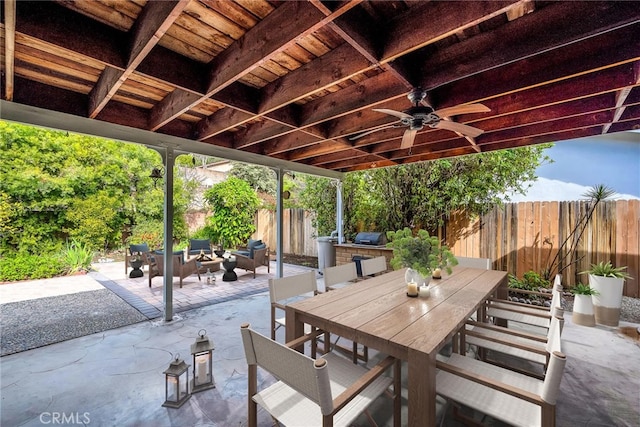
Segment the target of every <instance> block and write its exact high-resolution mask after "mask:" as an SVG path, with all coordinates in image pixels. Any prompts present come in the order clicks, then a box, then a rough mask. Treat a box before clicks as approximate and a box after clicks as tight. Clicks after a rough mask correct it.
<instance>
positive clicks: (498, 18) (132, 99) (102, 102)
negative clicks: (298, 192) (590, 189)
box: [0, 0, 640, 173]
mask: <svg viewBox="0 0 640 427" xmlns="http://www.w3.org/2000/svg"><path fill="white" fill-rule="evenodd" d="M2 3H3V4H2V12H3V17H2V31H0V34H1V36H0V37H1V39H0V42H1V43H2V46H1V49H0V52H2V55H3V57H2V66H3V70H2V71H3V75H2V98H3V99H4V100H5V101H4V103H3V104H2V105H4V106H5V107H7V105H9V104H10V103H15V104H12V105H21V106H22V105H24V106H29V107H39V108H41V109H44V110H47V111H52V112H59V113H60V112H61V113H67V114H71V115H73V116H76V117H81V118H86V119H91V120H93V121H100V122H103V123H104V122H106V123H114V124H119V125H124V126H128V127H132V128H137V129H142V130H147V131H152V132H155V133H156V134H158V135H159V136H161V135H170V136H174V137H180V138H184V139H185V140H187V141H188V142H193V146H190V144H186V145H185V146H183V147H182V149H184V150H186V151H192V152H199V148H198V147H202V144H201V143H206V144H212V145H214V146H216V147H226V148H230V149H233V150H239V152H242V153H253V154H260V155H265V156H268V158H273V159H280V160H285V161H290V162H295V163H296V164H300V165H306V166H314V167H317V168H320V169H318V170H325V171H327V172H328V173H341V172H348V171H354V170H362V169H368V168H375V167H386V166H392V165H397V164H404V163H409V162H416V161H425V160H432V159H439V158H445V157H451V156H459V155H466V154H474V153H476V152H486V151H492V150H499V149H505V148H512V147H520V146H525V145H530V144H538V143H544V142H554V141H561V140H565V139H572V138H579V137H585V136H593V135H599V134H606V133H614V132H620V131H626V130H631V129H638V128H639V127H640V105H639V103H640V88H639V87H638V85H639V83H640V2H637V1H627V2H625V1H621V2H616V1H602V2H597V1H586V2H580V1H566V2H564V1H561V2H547V1H530V0H525V1H484V2H483V1H466V2H458V1H361V0H353V1H348V0H347V1H320V0H309V1H272V0H269V1H266V0H236V1H226V0H225V1H216V0H179V1H146V0H119V1H107V0H100V1H97V0H95V1H88V0H79V1H49V2H44V1H16V0H6V1H3V2H2ZM415 87H421V88H423V89H425V90H426V91H427V93H428V95H427V101H428V102H429V104H430V105H432V106H433V107H434V108H435V109H441V108H444V107H451V106H456V105H459V104H467V103H476V102H481V103H483V104H484V105H486V106H487V107H489V108H490V109H491V111H490V112H488V113H474V114H463V115H458V116H455V117H451V119H452V120H454V121H457V122H460V123H466V124H469V125H472V126H474V127H477V128H480V129H482V130H484V133H483V134H482V135H480V136H478V137H476V138H475V139H474V138H465V137H462V136H460V135H459V134H456V133H454V132H451V131H447V130H435V129H430V128H425V129H423V130H422V131H420V132H419V133H418V134H417V137H416V139H415V144H414V146H413V147H412V148H411V149H410V150H409V149H400V141H401V138H402V134H403V132H404V128H394V129H387V130H381V131H379V132H374V133H371V134H369V135H367V136H365V137H362V138H358V139H351V138H352V137H353V136H355V135H358V134H360V133H362V132H364V131H367V130H370V129H374V128H376V127H380V126H382V125H385V124H389V123H392V122H394V121H396V119H395V118H394V117H392V116H390V115H386V114H382V113H379V112H375V111H372V109H373V108H388V109H393V110H398V111H402V110H405V109H407V108H408V107H410V106H411V104H410V102H409V100H408V99H407V97H406V95H407V93H408V92H409V91H410V90H411V89H412V88H415ZM7 110H9V108H7ZM0 114H2V113H1V112H0ZM92 123H94V122H92ZM197 142H199V143H200V144H198V143H197Z"/></svg>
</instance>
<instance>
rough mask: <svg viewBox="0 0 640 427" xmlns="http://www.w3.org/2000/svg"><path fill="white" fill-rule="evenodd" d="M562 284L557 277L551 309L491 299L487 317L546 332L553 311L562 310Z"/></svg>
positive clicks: (488, 304) (487, 306)
mask: <svg viewBox="0 0 640 427" xmlns="http://www.w3.org/2000/svg"><path fill="white" fill-rule="evenodd" d="M560 282H561V278H560V276H556V278H555V280H554V286H553V290H552V298H551V304H550V306H549V307H543V306H535V305H530V304H522V303H516V302H513V301H507V300H504V299H497V298H490V299H489V300H488V301H487V305H486V315H487V316H488V317H490V318H493V319H494V321H495V320H496V319H503V320H506V321H507V325H508V322H509V321H512V322H517V323H520V324H523V325H528V326H531V327H533V328H537V329H538V330H540V331H546V330H548V329H549V326H550V325H551V318H552V317H553V315H552V312H551V310H553V309H554V308H556V307H560V308H562V292H563V288H562V285H561V284H560Z"/></svg>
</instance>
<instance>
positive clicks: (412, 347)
mask: <svg viewBox="0 0 640 427" xmlns="http://www.w3.org/2000/svg"><path fill="white" fill-rule="evenodd" d="M405 271H406V270H405V269H401V270H397V271H393V272H391V273H385V274H382V275H380V276H375V277H372V278H369V279H367V280H363V281H361V282H357V283H354V284H352V285H349V286H346V287H343V288H341V289H337V290H334V291H330V292H326V293H323V294H321V295H317V296H314V297H313V298H307V299H305V300H302V301H297V302H294V303H290V304H288V305H287V307H286V323H287V328H286V340H287V341H292V340H293V339H295V338H298V337H300V336H302V335H303V331H304V324H305V323H307V324H310V325H313V326H316V327H318V328H320V329H323V330H324V331H327V332H330V333H332V334H335V335H338V336H341V337H344V338H347V339H350V340H353V341H356V342H358V343H360V344H363V345H366V346H368V347H370V348H373V349H376V350H378V351H380V352H382V353H385V354H388V355H391V356H394V357H396V358H399V359H401V360H404V361H407V362H408V363H407V366H408V384H407V386H408V393H409V394H408V418H409V419H408V422H407V423H406V424H405V425H407V424H408V425H409V426H419V427H425V426H434V425H436V354H437V353H438V351H439V350H440V349H441V348H442V347H443V346H444V345H445V344H446V343H447V342H448V341H449V339H451V338H452V337H453V336H454V335H455V334H456V332H457V331H458V330H459V329H460V327H461V326H462V325H463V324H464V322H465V321H466V320H467V319H468V318H469V316H471V314H472V313H474V312H475V311H476V310H478V309H480V308H481V307H482V305H483V303H484V302H485V301H486V300H487V298H489V297H490V296H491V295H493V294H496V295H497V296H498V297H505V296H506V292H507V273H506V272H504V271H496V270H481V269H475V268H464V267H455V268H454V269H453V272H452V274H451V275H443V276H442V279H439V280H436V279H432V280H431V284H430V287H431V292H430V293H431V295H430V297H428V298H424V297H417V298H411V297H408V296H407V293H406V291H407V285H406V283H405V280H404V274H405ZM298 350H300V351H302V348H298ZM399 424H400V421H399V420H397V421H396V425H399ZM403 424H404V423H403Z"/></svg>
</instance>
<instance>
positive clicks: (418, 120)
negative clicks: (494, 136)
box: [349, 88, 491, 148]
mask: <svg viewBox="0 0 640 427" xmlns="http://www.w3.org/2000/svg"><path fill="white" fill-rule="evenodd" d="M426 96H427V92H426V91H424V90H423V89H421V88H415V89H413V90H412V91H411V92H409V94H408V95H407V98H409V100H410V101H411V103H412V104H413V107H411V108H409V109H408V110H405V111H403V112H401V111H395V110H389V109H387V108H374V109H373V111H378V112H380V113H385V114H389V115H391V116H394V117H397V118H399V119H400V121H399V122H396V123H392V124H388V125H383V126H380V127H378V128H376V129H372V130H369V131H367V132H363V133H361V134H359V135H355V136H353V137H351V138H349V139H350V140H355V139H358V138H362V137H363V136H365V135H369V134H371V133H374V132H378V131H380V130H383V129H391V128H399V127H408V129H407V130H405V131H404V134H403V135H402V142H401V143H400V148H411V147H412V146H413V141H414V139H415V138H416V134H417V133H418V131H419V130H422V129H423V128H424V127H425V126H429V127H431V128H435V129H445V130H450V131H452V132H457V133H459V134H461V135H462V136H466V137H471V138H476V137H477V136H479V135H480V134H482V133H483V132H484V131H483V130H482V129H478V128H475V127H473V126H468V125H464V124H462V123H457V122H454V121H451V120H446V119H444V117H449V116H456V115H458V114H469V113H486V112H488V111H491V110H490V109H489V108H488V107H487V106H485V105H483V104H465V105H457V106H455V107H446V108H442V109H440V110H434V109H433V108H432V107H431V106H430V105H428V104H427V103H426V102H424V99H425V97H426Z"/></svg>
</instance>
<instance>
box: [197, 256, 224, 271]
mask: <svg viewBox="0 0 640 427" xmlns="http://www.w3.org/2000/svg"><path fill="white" fill-rule="evenodd" d="M221 262H222V258H215V259H213V260H211V261H198V263H199V264H200V267H199V268H198V272H199V273H200V274H205V273H206V272H207V269H208V270H209V271H211V272H212V273H213V272H214V271H218V270H220V263H221Z"/></svg>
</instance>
